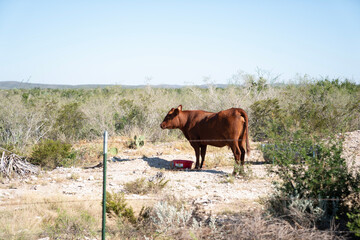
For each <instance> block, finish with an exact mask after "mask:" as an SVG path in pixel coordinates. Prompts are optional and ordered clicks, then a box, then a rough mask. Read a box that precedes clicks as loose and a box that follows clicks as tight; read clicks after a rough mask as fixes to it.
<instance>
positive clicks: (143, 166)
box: [0, 131, 360, 212]
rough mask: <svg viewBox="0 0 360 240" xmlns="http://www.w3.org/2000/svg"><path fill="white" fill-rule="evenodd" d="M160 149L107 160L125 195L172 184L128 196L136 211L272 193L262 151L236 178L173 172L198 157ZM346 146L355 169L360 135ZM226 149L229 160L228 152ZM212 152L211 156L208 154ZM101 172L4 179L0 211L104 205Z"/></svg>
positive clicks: (241, 206) (114, 188)
mask: <svg viewBox="0 0 360 240" xmlns="http://www.w3.org/2000/svg"><path fill="white" fill-rule="evenodd" d="M162 147H164V146H156V148H157V151H156V152H154V153H152V154H148V155H147V156H142V155H140V154H139V152H138V151H136V150H124V151H122V152H120V153H119V154H118V155H117V156H116V159H114V158H111V159H109V161H108V164H107V170H108V172H107V190H108V191H109V192H120V191H125V190H124V184H125V183H127V182H130V181H134V180H136V179H138V178H146V179H153V178H155V177H156V175H158V176H159V174H160V175H161V176H163V177H164V178H165V179H166V180H169V182H168V184H167V186H166V187H165V188H164V189H163V190H162V191H161V192H160V193H158V194H148V195H136V194H129V193H127V195H126V197H127V199H128V202H129V204H130V205H132V206H134V207H135V210H136V208H137V207H138V208H141V206H143V205H152V204H154V203H155V202H157V201H159V200H161V199H164V198H166V197H169V196H173V197H176V198H177V199H181V200H185V201H187V202H188V203H190V204H192V203H199V204H201V205H203V207H204V208H205V209H206V210H208V211H212V212H226V211H241V210H253V209H255V208H261V207H262V206H261V204H260V202H261V198H263V197H266V196H267V195H269V193H271V191H272V186H271V182H272V180H273V176H269V175H268V174H267V172H266V167H267V164H265V163H264V162H263V158H262V155H261V152H260V151H258V150H253V151H252V154H251V155H250V157H248V158H246V161H248V164H247V165H246V167H245V171H246V172H247V174H248V177H246V178H244V177H237V178H235V179H234V178H232V177H230V176H231V173H232V171H233V167H232V166H231V163H230V164H229V165H230V166H225V167H206V166H205V168H204V169H203V170H200V171H195V170H172V169H171V168H170V162H171V161H172V160H174V159H188V160H194V154H193V153H192V151H188V150H187V151H182V150H176V151H175V154H164V153H163V152H166V151H161V148H162ZM344 148H345V150H344V156H345V157H346V158H347V159H353V160H355V161H356V164H357V166H360V131H356V132H352V133H348V134H347V135H345V147H344ZM159 149H160V150H159ZM222 151H223V152H224V154H225V155H227V157H228V158H229V159H231V152H230V150H226V149H225V150H222ZM213 152H216V150H214V151H213ZM211 154H212V153H211V152H210V153H209V156H211ZM349 161H350V160H349ZM205 164H206V163H205ZM93 165H94V164H93ZM95 165H96V164H95ZM102 171H103V170H102V168H94V169H84V168H57V169H55V170H53V171H48V172H42V173H41V174H40V175H38V176H30V177H28V178H26V179H22V180H20V179H17V180H11V181H8V180H6V179H2V184H0V208H4V207H6V204H8V203H11V204H16V203H20V204H21V201H23V199H24V198H26V197H27V196H29V195H31V196H37V197H38V198H51V199H56V197H59V198H61V196H66V197H69V198H70V199H74V200H76V201H77V200H79V201H81V200H84V201H92V200H94V201H101V197H102V181H103V180H102V174H103V173H102ZM4 205H5V206H4Z"/></svg>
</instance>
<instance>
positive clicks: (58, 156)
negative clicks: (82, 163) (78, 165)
mask: <svg viewBox="0 0 360 240" xmlns="http://www.w3.org/2000/svg"><path fill="white" fill-rule="evenodd" d="M75 160H76V152H74V151H71V144H67V143H63V142H61V141H58V140H57V141H54V140H44V141H42V142H40V143H39V144H37V145H35V146H34V147H33V149H32V153H31V156H30V162H31V163H33V164H36V165H40V166H41V167H45V168H49V169H53V168H56V167H68V166H70V165H72V164H75Z"/></svg>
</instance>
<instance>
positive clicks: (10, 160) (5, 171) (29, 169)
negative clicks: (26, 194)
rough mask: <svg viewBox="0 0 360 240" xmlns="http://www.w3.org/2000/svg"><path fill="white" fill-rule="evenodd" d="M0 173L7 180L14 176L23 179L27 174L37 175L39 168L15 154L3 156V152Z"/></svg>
mask: <svg viewBox="0 0 360 240" xmlns="http://www.w3.org/2000/svg"><path fill="white" fill-rule="evenodd" d="M0 173H1V174H2V175H3V176H5V177H9V178H10V177H13V176H14V174H15V175H17V176H20V177H24V176H26V175H29V174H38V173H39V168H38V167H37V166H35V165H33V164H31V163H29V162H28V161H26V158H25V157H21V156H18V155H16V154H15V153H11V154H10V155H5V152H3V153H2V157H1V163H0Z"/></svg>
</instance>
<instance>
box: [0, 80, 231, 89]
mask: <svg viewBox="0 0 360 240" xmlns="http://www.w3.org/2000/svg"><path fill="white" fill-rule="evenodd" d="M111 86H121V87H122V88H132V89H134V88H144V87H146V86H147V85H121V84H118V85H111V84H81V85H61V84H42V83H26V82H17V81H0V89H32V88H42V89H46V88H49V89H93V88H106V87H111ZM150 86H151V87H153V88H183V87H185V86H184V85H169V84H160V85H150ZM214 86H215V87H219V88H225V87H226V86H227V84H215V85H214ZM196 87H200V88H207V87H208V86H207V85H197V86H196Z"/></svg>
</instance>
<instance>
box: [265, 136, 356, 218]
mask: <svg viewBox="0 0 360 240" xmlns="http://www.w3.org/2000/svg"><path fill="white" fill-rule="evenodd" d="M334 139H335V138H329V140H327V141H326V142H324V141H313V140H311V139H309V138H308V137H307V136H306V135H303V134H299V133H298V134H294V135H293V136H292V137H291V139H280V140H277V141H274V142H272V144H273V147H272V148H267V149H266V151H267V152H266V154H267V156H269V157H270V158H271V159H273V161H274V165H273V166H272V167H271V168H270V171H271V172H272V173H275V174H276V175H277V176H278V177H279V181H276V182H274V185H275V188H276V190H277V199H278V200H279V201H283V202H284V203H283V204H285V206H286V207H288V206H289V201H287V200H286V199H291V198H293V197H295V196H296V197H297V198H299V199H310V200H312V201H313V202H312V204H313V207H314V208H316V207H320V208H321V209H323V210H324V215H323V216H324V217H323V219H321V221H323V223H324V224H325V223H326V224H330V222H329V221H331V220H332V219H333V218H334V217H335V216H344V215H345V214H346V213H347V212H348V211H349V208H348V207H347V206H346V205H345V201H344V200H345V199H346V197H348V196H349V195H350V194H351V193H356V192H359V191H360V185H359V182H360V173H359V172H358V173H357V174H356V175H353V174H352V173H351V171H349V169H348V166H347V164H346V161H345V159H343V158H342V157H341V153H342V142H341V141H340V140H334Z"/></svg>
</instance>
